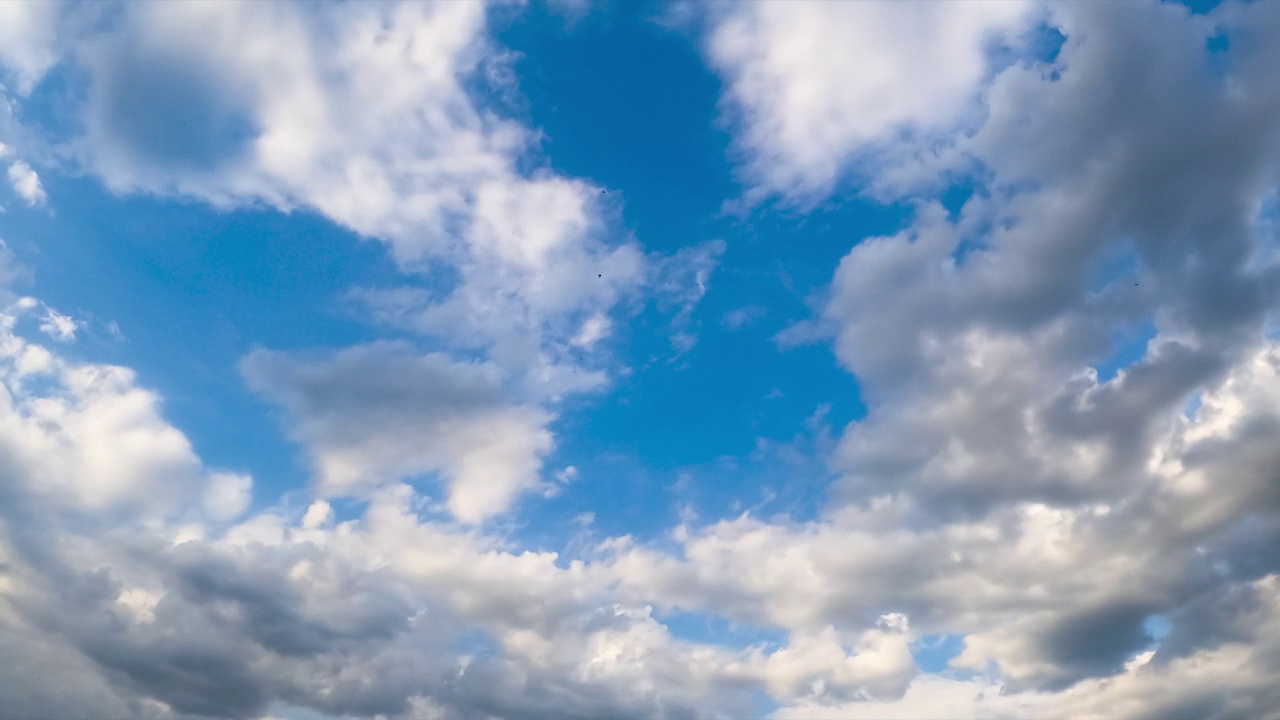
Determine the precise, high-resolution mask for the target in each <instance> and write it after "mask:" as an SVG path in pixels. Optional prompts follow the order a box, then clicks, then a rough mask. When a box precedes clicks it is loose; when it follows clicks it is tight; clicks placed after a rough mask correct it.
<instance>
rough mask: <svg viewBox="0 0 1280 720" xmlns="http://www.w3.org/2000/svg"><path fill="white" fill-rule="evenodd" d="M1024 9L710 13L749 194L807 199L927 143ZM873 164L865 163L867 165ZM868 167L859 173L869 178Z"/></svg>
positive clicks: (733, 9) (910, 6)
mask: <svg viewBox="0 0 1280 720" xmlns="http://www.w3.org/2000/svg"><path fill="white" fill-rule="evenodd" d="M1032 7H1033V5H1032V3H1030V2H1021V1H1017V2H981V1H980V0H979V1H974V2H968V1H961V2H941V3H935V2H905V3H863V2H853V3H839V2H837V3H832V2H821V1H820V0H813V1H806V2H788V3H738V4H732V5H724V6H715V8H714V10H711V11H709V18H708V21H709V30H708V32H709V37H708V39H707V45H706V52H707V55H708V57H709V61H710V63H711V65H712V66H713V67H714V68H715V69H716V71H718V72H719V73H720V74H721V75H722V76H723V77H724V78H725V81H726V83H727V87H726V90H725V96H724V101H725V103H726V107H725V110H726V112H727V114H728V116H729V118H730V120H731V122H732V124H733V126H734V128H735V130H737V132H738V136H737V143H738V151H739V153H741V155H742V157H743V159H744V162H745V169H746V173H747V176H748V177H749V179H750V180H751V181H752V182H753V183H754V184H755V185H756V187H757V190H758V192H759V193H762V194H769V195H783V196H788V197H790V198H792V199H797V200H807V199H811V198H813V197H814V196H819V197H820V196H822V195H825V194H826V193H828V192H829V191H831V190H832V189H833V187H834V185H835V184H836V182H837V181H839V180H840V179H841V177H842V176H844V175H845V174H847V173H848V172H849V171H850V169H851V166H852V165H854V164H856V163H857V162H860V161H867V162H872V161H875V160H876V159H877V155H880V154H888V155H891V156H896V155H899V154H901V153H902V152H903V149H902V139H903V136H904V135H913V136H915V137H916V138H917V140H919V141H923V142H925V143H927V142H928V141H929V139H930V138H933V137H936V136H938V135H940V134H943V136H944V137H945V134H948V133H950V132H951V131H952V130H953V129H954V127H955V126H956V125H957V124H958V123H960V122H961V121H962V120H966V119H967V116H968V115H970V114H971V111H972V110H973V109H974V106H975V103H976V101H977V97H978V94H979V91H980V89H981V83H982V81H983V80H984V79H986V78H987V76H988V75H989V73H990V72H991V70H992V67H991V61H990V50H991V48H992V47H993V45H995V44H997V43H998V42H1001V41H1003V42H1005V43H1009V42H1011V41H1013V40H1016V38H1017V35H1018V33H1019V31H1020V30H1022V29H1024V28H1026V27H1027V26H1028V22H1029V20H1030V19H1031V16H1032V12H1031V8H1032ZM872 164H873V166H874V162H872ZM874 169H875V168H874V167H871V168H868V170H867V171H866V172H865V173H864V174H866V175H872V174H873V173H874Z"/></svg>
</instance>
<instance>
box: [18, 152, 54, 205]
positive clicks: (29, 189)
mask: <svg viewBox="0 0 1280 720" xmlns="http://www.w3.org/2000/svg"><path fill="white" fill-rule="evenodd" d="M9 184H10V185H12V186H13V191H14V192H16V193H18V197H20V198H22V201H23V202H25V203H26V204H27V205H29V206H32V207H34V206H36V205H43V204H44V203H45V200H47V199H48V196H47V195H45V192H44V188H43V187H42V186H41V185H40V176H39V175H37V174H36V171H35V170H32V169H31V166H30V165H28V164H26V163H25V162H23V161H21V160H18V161H15V162H13V163H11V164H10V165H9Z"/></svg>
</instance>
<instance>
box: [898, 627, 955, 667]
mask: <svg viewBox="0 0 1280 720" xmlns="http://www.w3.org/2000/svg"><path fill="white" fill-rule="evenodd" d="M963 651H964V636H963V635H958V634H955V633H942V634H938V635H925V636H924V637H922V638H920V639H919V640H916V641H915V642H913V643H911V657H912V658H913V659H914V660H915V661H916V667H918V668H920V671H921V672H926V673H940V672H943V671H945V670H947V666H948V664H949V663H950V662H951V661H952V660H953V659H954V658H956V657H957V656H959V655H960V653H961V652H963Z"/></svg>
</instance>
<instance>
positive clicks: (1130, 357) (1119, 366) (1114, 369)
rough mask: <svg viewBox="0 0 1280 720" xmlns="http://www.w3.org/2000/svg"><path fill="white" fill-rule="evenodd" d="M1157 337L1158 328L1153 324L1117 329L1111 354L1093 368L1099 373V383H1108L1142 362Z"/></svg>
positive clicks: (1114, 333) (1112, 337)
mask: <svg viewBox="0 0 1280 720" xmlns="http://www.w3.org/2000/svg"><path fill="white" fill-rule="evenodd" d="M1155 336H1156V326H1155V324H1154V323H1152V322H1144V323H1140V324H1138V325H1135V326H1130V327H1121V328H1117V329H1115V330H1114V331H1113V332H1112V334H1111V347H1112V352H1111V354H1110V355H1108V356H1107V357H1105V358H1103V359H1102V360H1100V361H1099V362H1098V363H1096V364H1095V365H1094V366H1093V367H1094V369H1095V370H1097V372H1098V381H1099V382H1107V381H1108V380H1111V379H1112V378H1114V377H1115V376H1116V375H1117V374H1118V373H1119V372H1120V371H1121V370H1124V369H1125V368H1127V367H1129V366H1131V365H1133V364H1135V363H1137V362H1140V361H1141V360H1142V359H1143V358H1144V357H1146V355H1147V345H1148V343H1150V342H1151V340H1153V339H1154V338H1155Z"/></svg>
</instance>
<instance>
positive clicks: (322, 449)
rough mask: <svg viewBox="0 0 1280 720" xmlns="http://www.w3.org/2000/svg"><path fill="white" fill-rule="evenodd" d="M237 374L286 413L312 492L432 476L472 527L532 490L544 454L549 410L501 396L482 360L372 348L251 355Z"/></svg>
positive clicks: (346, 491)
mask: <svg viewBox="0 0 1280 720" xmlns="http://www.w3.org/2000/svg"><path fill="white" fill-rule="evenodd" d="M243 369H244V374H245V377H246V379H247V380H248V381H249V384H250V386H251V387H253V388H255V389H256V390H258V391H259V392H261V393H263V394H264V395H265V396H267V397H268V398H270V399H272V400H273V401H275V402H276V403H278V404H280V405H281V406H282V407H283V408H284V409H285V410H286V412H287V413H288V415H289V421H290V423H291V424H292V427H293V435H294V437H295V438H296V439H297V440H298V441H300V442H302V443H303V444H304V445H305V446H306V447H307V451H308V453H309V454H310V456H311V458H312V462H313V465H314V467H315V472H316V477H317V481H318V483H319V487H318V490H319V492H321V493H322V494H324V495H334V494H336V495H352V494H355V495H359V494H363V493H365V492H367V491H368V490H369V489H371V488H376V487H379V486H382V485H386V484H389V483H395V482H398V481H400V480H402V479H404V478H408V477H412V476H417V475H423V474H427V473H439V474H440V475H442V476H443V477H444V479H445V483H446V486H447V488H448V506H449V509H450V510H451V511H452V512H453V513H454V515H455V516H457V517H458V518H460V519H463V520H466V521H468V522H477V521H480V520H483V519H484V518H485V517H488V516H490V515H492V514H494V513H497V512H501V511H503V510H505V509H506V508H507V506H508V505H509V504H510V502H511V501H512V499H514V497H515V496H516V495H517V494H519V493H520V492H522V491H526V490H529V489H530V488H532V487H534V486H536V485H537V484H538V479H539V471H540V469H541V465H542V457H543V456H544V455H545V454H546V453H547V452H549V451H550V450H551V446H552V437H551V433H550V431H549V430H548V429H547V425H548V424H549V423H550V421H551V419H552V418H551V416H550V415H548V414H547V413H545V412H544V411H542V410H540V409H538V408H537V407H536V406H528V405H516V404H512V403H510V402H509V401H508V400H506V399H505V395H504V392H503V378H502V373H501V371H500V369H499V368H497V367H496V366H494V365H492V364H490V363H459V362H454V361H452V360H450V359H449V358H448V357H447V356H445V355H441V354H427V355H418V354H416V353H414V352H412V351H411V350H410V349H409V348H408V347H407V346H404V345H395V344H391V343H381V344H374V345H366V346H360V347H354V348H347V349H345V350H342V351H340V352H338V353H335V354H333V355H332V356H330V357H324V358H311V359H309V358H301V357H291V356H289V355H284V354H280V353H271V352H267V351H257V352H255V353H253V354H251V355H249V356H248V357H247V358H245V360H244V363H243Z"/></svg>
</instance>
